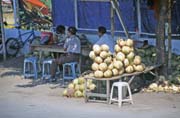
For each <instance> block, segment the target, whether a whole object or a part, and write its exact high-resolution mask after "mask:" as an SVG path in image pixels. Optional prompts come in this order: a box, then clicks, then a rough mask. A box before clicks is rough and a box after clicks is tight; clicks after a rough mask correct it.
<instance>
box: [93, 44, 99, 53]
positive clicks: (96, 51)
mask: <svg viewBox="0 0 180 118" xmlns="http://www.w3.org/2000/svg"><path fill="white" fill-rule="evenodd" d="M93 51H94V53H95V54H97V55H98V54H99V53H100V52H101V47H100V46H99V45H97V44H95V45H93Z"/></svg>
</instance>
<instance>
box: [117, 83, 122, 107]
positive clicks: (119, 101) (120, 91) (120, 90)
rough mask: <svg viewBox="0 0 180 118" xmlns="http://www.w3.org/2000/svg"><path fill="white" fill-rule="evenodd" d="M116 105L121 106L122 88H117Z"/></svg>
mask: <svg viewBox="0 0 180 118" xmlns="http://www.w3.org/2000/svg"><path fill="white" fill-rule="evenodd" d="M118 105H119V107H121V106H122V87H120V86H118Z"/></svg>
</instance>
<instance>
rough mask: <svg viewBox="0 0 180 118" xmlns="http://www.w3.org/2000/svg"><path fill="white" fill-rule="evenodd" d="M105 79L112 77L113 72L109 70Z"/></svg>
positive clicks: (105, 73)
mask: <svg viewBox="0 0 180 118" xmlns="http://www.w3.org/2000/svg"><path fill="white" fill-rule="evenodd" d="M104 77H112V71H111V70H107V71H105V72H104Z"/></svg>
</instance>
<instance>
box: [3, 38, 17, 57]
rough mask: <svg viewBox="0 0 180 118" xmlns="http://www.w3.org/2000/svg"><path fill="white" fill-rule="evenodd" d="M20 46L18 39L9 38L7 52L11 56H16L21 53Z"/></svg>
mask: <svg viewBox="0 0 180 118" xmlns="http://www.w3.org/2000/svg"><path fill="white" fill-rule="evenodd" d="M19 49H20V45H19V42H18V39H16V38H8V39H7V41H6V52H7V55H9V56H16V54H17V53H18V52H19Z"/></svg>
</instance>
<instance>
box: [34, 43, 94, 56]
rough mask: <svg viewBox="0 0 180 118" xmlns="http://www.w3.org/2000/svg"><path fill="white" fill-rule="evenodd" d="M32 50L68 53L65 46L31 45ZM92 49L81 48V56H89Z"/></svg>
mask: <svg viewBox="0 0 180 118" xmlns="http://www.w3.org/2000/svg"><path fill="white" fill-rule="evenodd" d="M31 48H32V50H37V51H49V52H57V53H66V51H64V48H63V46H58V45H31ZM90 51H91V49H90V48H89V47H87V46H81V54H82V55H83V56H88V55H89V52H90Z"/></svg>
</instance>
